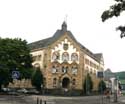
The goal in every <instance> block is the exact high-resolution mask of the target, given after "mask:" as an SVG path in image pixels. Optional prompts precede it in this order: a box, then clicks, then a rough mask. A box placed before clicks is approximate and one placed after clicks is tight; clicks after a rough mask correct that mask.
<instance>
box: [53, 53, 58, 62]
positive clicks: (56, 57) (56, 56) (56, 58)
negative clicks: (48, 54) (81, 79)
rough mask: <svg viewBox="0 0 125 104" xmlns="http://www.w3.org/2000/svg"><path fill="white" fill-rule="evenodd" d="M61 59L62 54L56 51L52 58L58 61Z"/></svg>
mask: <svg viewBox="0 0 125 104" xmlns="http://www.w3.org/2000/svg"><path fill="white" fill-rule="evenodd" d="M59 59H60V54H59V52H54V53H53V55H52V60H54V61H57V60H59Z"/></svg>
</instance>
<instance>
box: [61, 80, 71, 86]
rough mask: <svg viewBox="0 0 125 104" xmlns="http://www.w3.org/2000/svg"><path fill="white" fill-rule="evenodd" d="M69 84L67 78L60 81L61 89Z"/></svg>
mask: <svg viewBox="0 0 125 104" xmlns="http://www.w3.org/2000/svg"><path fill="white" fill-rule="evenodd" d="M69 84H70V80H69V78H63V80H62V87H63V88H68V87H69Z"/></svg>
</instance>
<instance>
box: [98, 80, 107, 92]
mask: <svg viewBox="0 0 125 104" xmlns="http://www.w3.org/2000/svg"><path fill="white" fill-rule="evenodd" d="M105 90H106V83H105V82H104V81H103V80H101V81H100V82H99V84H98V91H99V93H101V94H102V93H103V92H104V91H105Z"/></svg>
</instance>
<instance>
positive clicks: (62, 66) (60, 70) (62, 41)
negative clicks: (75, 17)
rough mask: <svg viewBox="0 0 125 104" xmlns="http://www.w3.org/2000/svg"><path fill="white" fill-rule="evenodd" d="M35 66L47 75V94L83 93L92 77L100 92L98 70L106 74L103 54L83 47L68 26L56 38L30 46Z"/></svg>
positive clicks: (64, 23) (45, 79) (45, 76)
mask: <svg viewBox="0 0 125 104" xmlns="http://www.w3.org/2000/svg"><path fill="white" fill-rule="evenodd" d="M29 47H30V49H31V54H32V56H33V60H34V62H33V66H34V67H35V68H40V70H41V72H42V73H43V75H44V88H45V89H47V91H53V90H57V89H58V90H60V93H61V91H62V93H63V92H64V91H67V92H68V91H78V92H80V91H83V83H84V79H85V76H86V75H87V73H90V75H91V76H92V79H93V82H94V89H93V90H97V86H98V82H99V79H98V78H97V77H96V72H97V71H98V70H104V60H103V56H102V53H96V54H95V53H92V52H91V51H90V50H88V49H87V48H86V47H84V46H83V45H82V44H80V43H79V42H78V41H77V40H76V39H75V37H74V36H73V34H72V33H71V32H70V31H68V30H67V24H66V22H63V24H62V27H61V29H59V30H57V31H56V32H55V34H54V35H53V36H52V37H49V38H47V39H43V40H40V41H36V42H33V43H30V44H29Z"/></svg>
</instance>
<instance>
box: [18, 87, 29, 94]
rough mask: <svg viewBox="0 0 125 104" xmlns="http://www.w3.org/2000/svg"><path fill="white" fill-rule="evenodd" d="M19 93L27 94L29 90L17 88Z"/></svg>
mask: <svg viewBox="0 0 125 104" xmlns="http://www.w3.org/2000/svg"><path fill="white" fill-rule="evenodd" d="M17 92H18V93H24V94H26V93H27V92H28V91H27V90H26V89H25V88H22V89H19V90H17Z"/></svg>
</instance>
